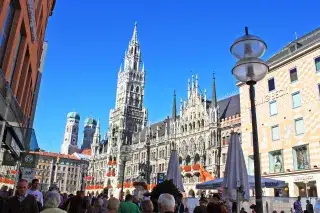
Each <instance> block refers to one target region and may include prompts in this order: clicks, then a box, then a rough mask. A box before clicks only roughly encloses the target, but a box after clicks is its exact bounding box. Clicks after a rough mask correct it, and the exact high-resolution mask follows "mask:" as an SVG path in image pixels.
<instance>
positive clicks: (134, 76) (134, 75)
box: [131, 63, 136, 91]
mask: <svg viewBox="0 0 320 213" xmlns="http://www.w3.org/2000/svg"><path fill="white" fill-rule="evenodd" d="M134 64H135V63H134ZM134 69H136V68H134ZM135 78H136V74H135V73H133V79H135ZM131 91H133V90H131Z"/></svg>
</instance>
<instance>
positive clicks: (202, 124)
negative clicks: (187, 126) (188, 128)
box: [201, 119, 204, 127]
mask: <svg viewBox="0 0 320 213" xmlns="http://www.w3.org/2000/svg"><path fill="white" fill-rule="evenodd" d="M201 127H204V120H203V119H202V120H201Z"/></svg>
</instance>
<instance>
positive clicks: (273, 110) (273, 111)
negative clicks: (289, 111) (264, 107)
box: [269, 101, 278, 116]
mask: <svg viewBox="0 0 320 213" xmlns="http://www.w3.org/2000/svg"><path fill="white" fill-rule="evenodd" d="M269 108H270V116H273V115H276V114H278V109H277V101H271V102H270V103H269Z"/></svg>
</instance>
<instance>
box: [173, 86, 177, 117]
mask: <svg viewBox="0 0 320 213" xmlns="http://www.w3.org/2000/svg"><path fill="white" fill-rule="evenodd" d="M172 119H173V120H174V121H175V120H176V119H177V101H176V90H174V92H173V105H172Z"/></svg>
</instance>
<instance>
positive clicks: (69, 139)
mask: <svg viewBox="0 0 320 213" xmlns="http://www.w3.org/2000/svg"><path fill="white" fill-rule="evenodd" d="M79 121H80V115H79V113H77V112H74V111H73V112H69V113H68V114H67V123H66V129H65V132H64V138H63V142H62V146H61V153H62V154H72V153H74V152H76V151H77V150H78V133H79Z"/></svg>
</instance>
